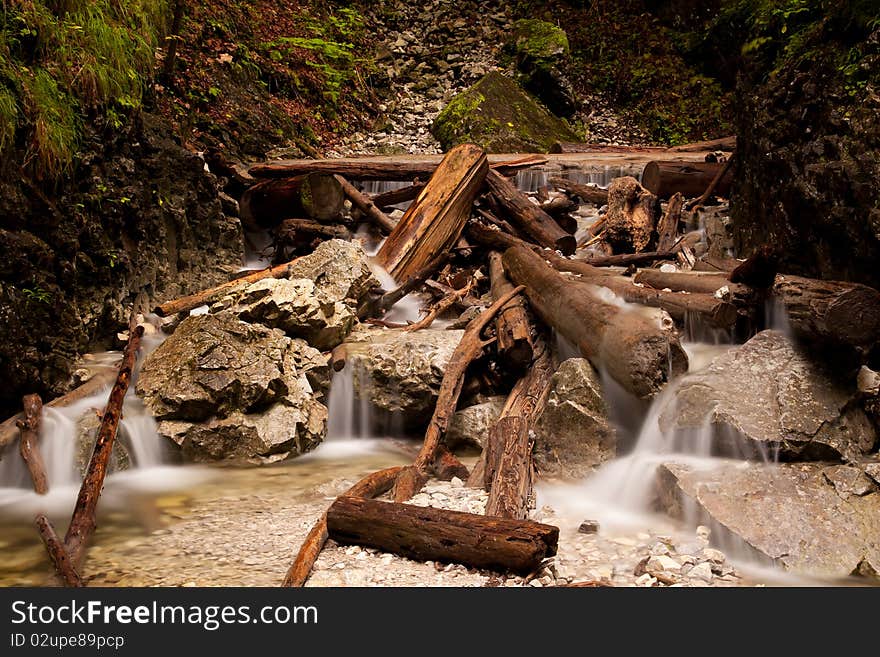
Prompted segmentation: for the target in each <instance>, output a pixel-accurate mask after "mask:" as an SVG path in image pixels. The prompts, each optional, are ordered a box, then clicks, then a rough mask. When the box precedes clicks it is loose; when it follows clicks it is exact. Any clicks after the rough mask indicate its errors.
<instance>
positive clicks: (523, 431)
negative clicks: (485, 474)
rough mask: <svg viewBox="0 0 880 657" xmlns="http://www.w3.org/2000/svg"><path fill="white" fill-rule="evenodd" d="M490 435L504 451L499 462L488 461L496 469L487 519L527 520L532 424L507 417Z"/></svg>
mask: <svg viewBox="0 0 880 657" xmlns="http://www.w3.org/2000/svg"><path fill="white" fill-rule="evenodd" d="M493 432H494V434H495V435H494V436H492V433H493ZM489 433H490V441H492V442H496V443H498V445H499V446H500V448H501V449H499V450H497V452H498V459H497V462H495V463H491V464H490V463H489V462H488V461H487V466H489V465H491V466H492V468H491V470H492V483H491V485H490V488H489V500H488V502H487V503H486V515H487V516H498V517H500V518H513V519H515V520H525V519H526V518H527V517H528V515H529V497H530V495H531V490H532V478H531V475H532V467H531V460H532V459H531V455H532V450H531V442H530V440H529V423H528V421H527V420H526V419H525V418H523V417H522V416H511V417H505V418H502V419H500V420H499V421H498V422H496V423H495V424H494V425H492V427H491V428H490V430H489Z"/></svg>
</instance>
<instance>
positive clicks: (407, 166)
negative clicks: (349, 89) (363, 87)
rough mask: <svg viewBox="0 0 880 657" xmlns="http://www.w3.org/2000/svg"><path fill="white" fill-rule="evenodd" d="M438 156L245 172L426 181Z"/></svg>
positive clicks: (301, 163) (274, 165) (525, 162)
mask: <svg viewBox="0 0 880 657" xmlns="http://www.w3.org/2000/svg"><path fill="white" fill-rule="evenodd" d="M441 160H442V156H433V155H422V156H417V157H414V158H401V157H400V156H398V155H388V156H371V157H361V158H341V159H335V160H279V161H278V162H271V163H267V164H257V165H254V166H252V167H251V168H250V170H249V172H250V174H251V175H252V176H255V177H257V178H290V177H293V176H298V175H302V174H307V173H323V174H327V175H333V174H339V175H341V176H345V177H346V178H347V179H348V180H395V181H399V180H414V179H416V178H418V179H420V180H427V179H428V178H430V177H431V176H432V175H434V172H435V171H436V170H437V167H438V165H439V164H440V162H441ZM546 162H547V158H546V157H544V156H542V155H528V156H526V157H522V158H519V159H516V160H505V161H501V162H495V163H493V164H492V169H493V170H494V171H497V172H498V173H499V174H501V175H502V176H511V175H513V174H515V173H516V172H517V171H521V170H522V169H528V168H530V167H534V166H539V165H541V164H546Z"/></svg>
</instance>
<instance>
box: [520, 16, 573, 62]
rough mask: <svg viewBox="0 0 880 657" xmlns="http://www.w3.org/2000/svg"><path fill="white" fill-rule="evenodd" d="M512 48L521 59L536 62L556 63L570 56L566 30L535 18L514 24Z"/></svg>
mask: <svg viewBox="0 0 880 657" xmlns="http://www.w3.org/2000/svg"><path fill="white" fill-rule="evenodd" d="M512 42H513V43H512V47H513V49H514V51H515V54H516V55H517V56H520V57H529V58H531V59H532V60H533V61H535V62H538V63H540V62H546V61H549V62H551V63H552V62H555V61H556V60H557V59H558V58H559V56H560V55H563V56H567V55H568V54H569V45H568V37H567V36H566V34H565V30H563V29H561V28H559V27H556V26H555V25H553V24H552V23H548V22H546V21H541V20H537V19H533V18H527V19H521V20H518V21H516V22H515V23H514V24H513V40H512Z"/></svg>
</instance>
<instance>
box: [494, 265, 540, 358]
mask: <svg viewBox="0 0 880 657" xmlns="http://www.w3.org/2000/svg"><path fill="white" fill-rule="evenodd" d="M489 281H490V283H491V291H492V298H493V299H496V300H497V299H500V298H501V297H502V296H503V295H504V294H507V293H509V292H510V290H512V289H513V285H512V284H511V282H510V281H509V280H508V279H507V275H506V274H505V273H504V265H503V264H502V262H501V254H500V253H499V252H498V251H492V252H490V253H489ZM495 333H496V335H497V336H498V343H497V345H496V349H497V350H498V355H499V356H500V358H501V362H502V364H503V365H505V366H507V367H509V369H511V370H513V371H514V372H521V371H523V370H524V369H525V368H526V367H528V366H529V365H530V364H531V362H532V356H533V354H534V350H533V349H532V336H531V330H530V327H529V318H528V315H527V314H526V310H525V308H524V307H523V305H522V302H521V301H519V300H518V299H514V300H513V301H511V302H509V303H508V304H507V306H506V307H505V308H503V309H502V310H501V312H499V313H498V316H497V317H496V318H495Z"/></svg>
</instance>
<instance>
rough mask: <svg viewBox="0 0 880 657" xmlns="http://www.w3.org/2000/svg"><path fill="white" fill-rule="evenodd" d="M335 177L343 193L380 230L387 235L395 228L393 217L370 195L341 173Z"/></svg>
mask: <svg viewBox="0 0 880 657" xmlns="http://www.w3.org/2000/svg"><path fill="white" fill-rule="evenodd" d="M333 178H334V179H335V180H336V182H338V183H339V186H340V187H341V188H342V192H343V194H345V196H346V197H348V200H349V201H351V202H352V205H354V206H355V207H356V208H358V209H359V210H360V211H361V212H363V213H364V216H365V217H366V218H367V219H369V220H370V221H371V222H372V223H373V224H375V225H376V226H378V228H379V230H381V231H382V232H383V233H385V234H386V235H388V234H389V233H391V232H392V231H393V230H394V227H395V226H396V225H397V224H395V223H394V221H393V220H392V219H391V217H389V216H388V215H387V214H385V213H384V212H382V211H381V210H380V209H379V208H378V206H377V205H376V204H375V203H374V202H373V200H372V199H371V198H370V197H369V196H367V195H366V194H363V193H362V192H360V191H359V190H358V189H357V188H356V187H355V186H354V185H352V184H351V183H350V182H348V181H347V180H346V179H345V178H343V177H342V176H340V175H339V174H336V175H335V176H333Z"/></svg>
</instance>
